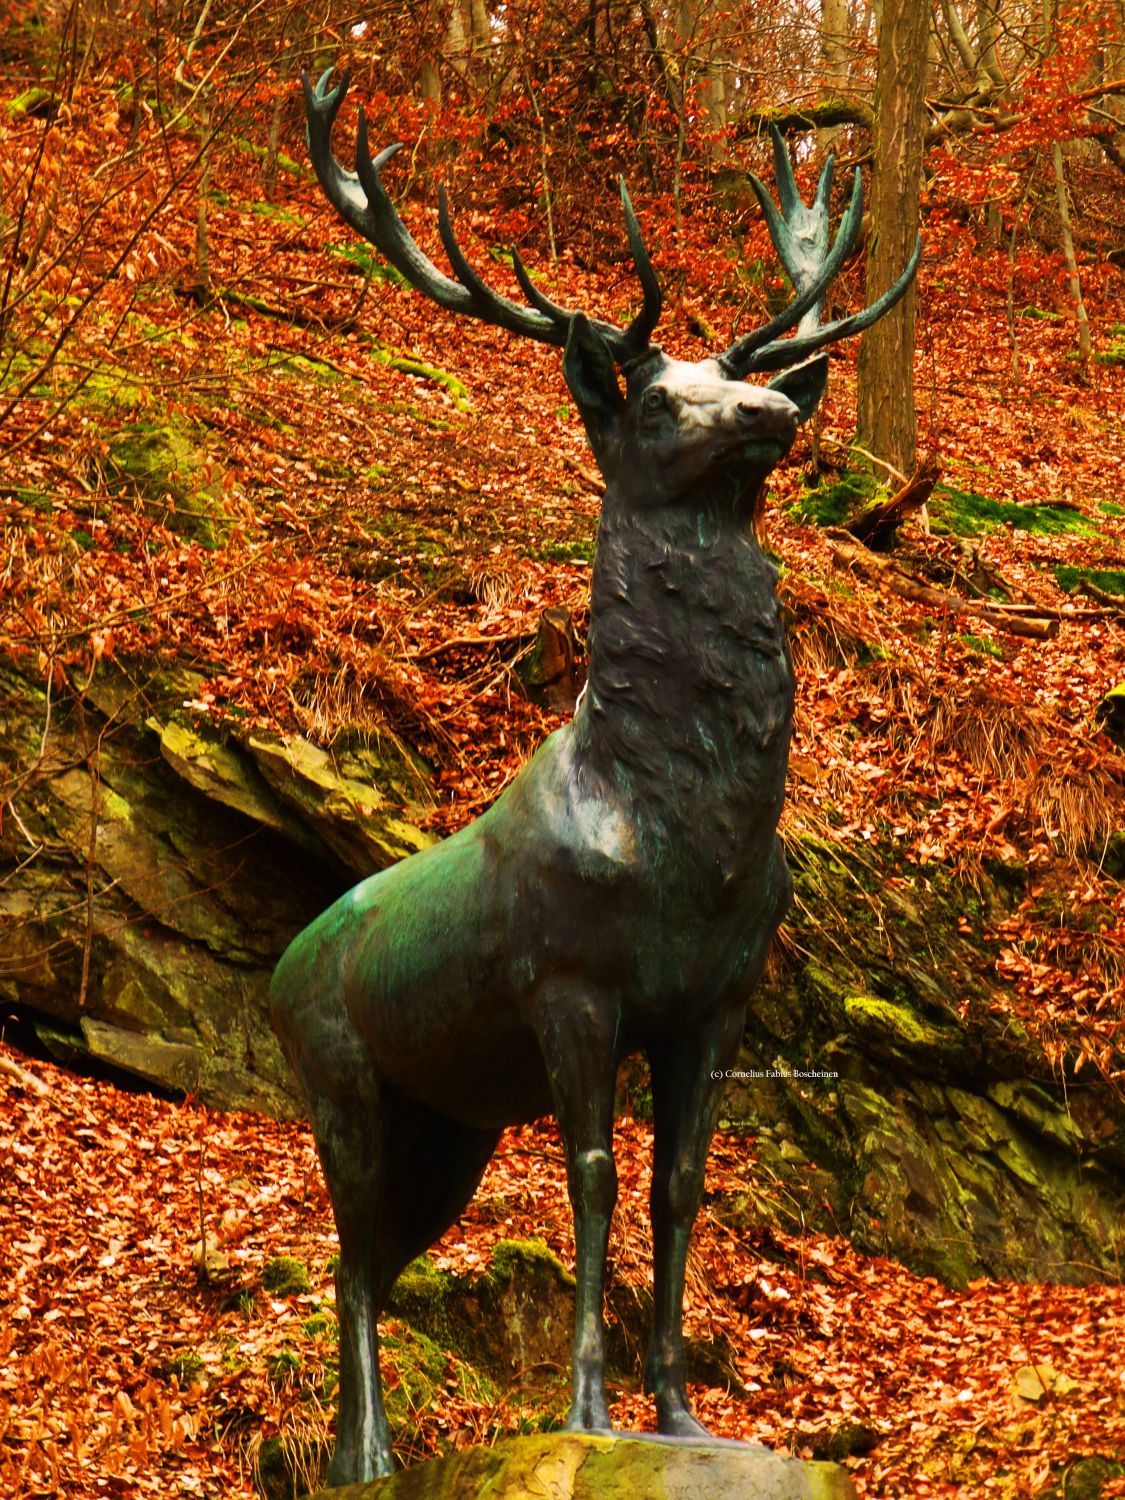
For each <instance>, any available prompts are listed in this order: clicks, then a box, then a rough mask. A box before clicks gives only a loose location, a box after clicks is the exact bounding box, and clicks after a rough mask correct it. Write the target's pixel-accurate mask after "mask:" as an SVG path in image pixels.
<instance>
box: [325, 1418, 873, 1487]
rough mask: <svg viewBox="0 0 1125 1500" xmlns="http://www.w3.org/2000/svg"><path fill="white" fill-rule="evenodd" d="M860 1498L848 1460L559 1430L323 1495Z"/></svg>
mask: <svg viewBox="0 0 1125 1500" xmlns="http://www.w3.org/2000/svg"><path fill="white" fill-rule="evenodd" d="M486 1497H487V1500H854V1497H855V1489H854V1488H853V1486H852V1482H851V1479H850V1478H849V1477H848V1475H847V1473H846V1472H845V1470H843V1469H842V1468H840V1466H839V1465H838V1464H824V1463H802V1462H801V1461H800V1460H798V1459H793V1458H781V1457H779V1456H778V1455H777V1454H776V1453H771V1452H770V1451H769V1449H767V1448H759V1447H755V1446H754V1445H752V1444H749V1443H728V1442H714V1443H706V1442H696V1441H695V1440H694V1439H690V1438H664V1437H650V1436H647V1435H644V1434H634V1435H629V1436H620V1437H618V1436H611V1435H609V1434H606V1435H605V1436H598V1435H594V1434H589V1433H576V1432H552V1433H542V1434H538V1435H536V1436H534V1437H520V1438H512V1439H510V1440H509V1441H507V1442H503V1443H498V1444H497V1445H496V1447H495V1448H470V1449H468V1450H467V1451H466V1452H464V1453H454V1454H451V1455H449V1457H447V1458H435V1459H431V1460H430V1462H429V1463H424V1464H418V1465H417V1466H416V1467H414V1468H412V1469H406V1470H404V1471H403V1472H402V1473H401V1474H393V1475H391V1476H390V1477H389V1478H387V1479H375V1480H371V1481H369V1482H368V1483H366V1484H353V1485H346V1486H344V1487H342V1488H340V1489H333V1490H321V1491H320V1492H319V1495H318V1496H317V1497H316V1500H486Z"/></svg>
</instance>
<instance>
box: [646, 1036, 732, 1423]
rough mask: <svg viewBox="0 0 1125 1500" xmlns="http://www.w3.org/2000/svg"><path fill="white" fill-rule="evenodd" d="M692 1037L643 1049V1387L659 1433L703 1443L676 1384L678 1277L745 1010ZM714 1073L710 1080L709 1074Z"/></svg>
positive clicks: (680, 1353)
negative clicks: (648, 1129)
mask: <svg viewBox="0 0 1125 1500" xmlns="http://www.w3.org/2000/svg"><path fill="white" fill-rule="evenodd" d="M735 1012H736V1013H734V1014H728V1015H724V1016H722V1017H720V1018H719V1019H718V1020H717V1021H716V1022H714V1023H713V1024H712V1025H710V1026H708V1027H706V1028H704V1029H703V1030H702V1031H700V1032H697V1033H694V1034H692V1033H687V1034H684V1035H680V1036H676V1037H672V1038H670V1039H669V1041H668V1042H667V1043H665V1044H664V1045H662V1046H659V1047H654V1048H651V1049H650V1051H649V1063H650V1066H651V1069H652V1102H653V1116H654V1120H653V1123H654V1133H655V1144H654V1151H653V1165H652V1258H653V1300H654V1302H655V1321H654V1326H653V1333H652V1343H651V1344H650V1345H649V1352H648V1359H647V1361H646V1365H645V1383H646V1385H647V1387H648V1389H649V1390H650V1391H651V1393H652V1394H653V1396H654V1397H655V1398H656V1423H657V1427H658V1428H659V1430H660V1431H661V1432H666V1433H670V1434H673V1435H675V1436H678V1437H707V1436H709V1434H708V1432H707V1429H706V1428H705V1427H704V1426H703V1424H702V1423H701V1422H698V1421H697V1420H696V1419H695V1417H694V1416H692V1413H691V1407H690V1406H689V1405H688V1399H687V1390H686V1387H685V1381H684V1340H683V1315H684V1273H685V1270H686V1267H687V1256H688V1246H689V1244H690V1242H691V1231H692V1227H693V1226H694V1224H695V1219H696V1215H697V1214H698V1212H699V1205H700V1202H701V1200H702V1198H703V1177H704V1171H705V1169H706V1165H707V1151H708V1148H709V1147H710V1144H711V1136H712V1135H713V1133H714V1130H715V1121H716V1119H717V1118H718V1113H719V1102H720V1100H721V1098H722V1089H723V1076H722V1075H723V1074H724V1073H725V1071H726V1069H727V1068H729V1067H730V1065H731V1061H732V1059H733V1058H734V1056H735V1054H736V1053H737V1051H738V1043H739V1039H740V1037H741V1035H742V1027H743V1024H744V1021H745V1010H744V1008H743V1007H742V1006H736V1007H735ZM716 1075H718V1076H716Z"/></svg>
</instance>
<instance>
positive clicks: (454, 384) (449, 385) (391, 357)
mask: <svg viewBox="0 0 1125 1500" xmlns="http://www.w3.org/2000/svg"><path fill="white" fill-rule="evenodd" d="M373 353H374V355H375V358H376V359H377V360H378V361H379V363H380V364H381V365H387V366H389V367H390V369H392V370H398V371H399V373H400V374H403V375H417V376H419V377H420V378H421V379H422V380H429V381H432V382H433V383H434V385H440V386H441V387H442V389H443V390H445V391H446V392H447V394H448V396H449V399H450V400H451V401H452V402H453V405H454V406H455V407H456V408H457V410H458V411H472V409H473V407H472V403H471V402H470V400H469V391H468V387H467V386H466V385H465V384H464V382H463V381H461V380H458V379H457V376H456V375H451V374H450V373H449V371H448V370H440V369H438V367H437V365H427V364H424V363H423V361H422V360H420V359H413V358H411V357H410V356H409V355H406V354H398V353H396V352H395V351H394V350H392V349H376V350H374V351H373Z"/></svg>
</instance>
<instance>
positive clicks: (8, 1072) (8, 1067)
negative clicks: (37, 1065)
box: [0, 1057, 51, 1098]
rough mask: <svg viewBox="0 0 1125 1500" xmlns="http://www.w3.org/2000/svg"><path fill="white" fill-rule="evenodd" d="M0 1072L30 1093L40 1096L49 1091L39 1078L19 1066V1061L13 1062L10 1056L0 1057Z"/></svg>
mask: <svg viewBox="0 0 1125 1500" xmlns="http://www.w3.org/2000/svg"><path fill="white" fill-rule="evenodd" d="M0 1073H2V1074H3V1075H4V1076H5V1077H6V1078H11V1079H13V1080H14V1082H16V1083H18V1084H19V1086H20V1087H21V1088H25V1089H27V1091H28V1093H30V1094H38V1095H39V1097H40V1098H42V1097H43V1095H44V1094H49V1093H50V1092H51V1091H50V1089H49V1088H48V1087H47V1085H46V1084H45V1083H44V1082H43V1080H42V1079H41V1078H36V1076H35V1074H34V1073H29V1072H28V1071H27V1069H26V1068H21V1067H20V1065H19V1063H14V1062H12V1061H11V1059H10V1058H7V1057H0Z"/></svg>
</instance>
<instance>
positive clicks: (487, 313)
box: [438, 187, 574, 348]
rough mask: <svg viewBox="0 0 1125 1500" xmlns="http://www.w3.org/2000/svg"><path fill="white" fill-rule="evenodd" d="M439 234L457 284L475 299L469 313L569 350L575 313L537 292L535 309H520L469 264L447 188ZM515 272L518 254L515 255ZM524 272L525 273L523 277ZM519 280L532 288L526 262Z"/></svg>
mask: <svg viewBox="0 0 1125 1500" xmlns="http://www.w3.org/2000/svg"><path fill="white" fill-rule="evenodd" d="M438 233H439V234H440V235H441V242H442V244H443V245H444V246H445V253H446V255H448V256H449V264H450V265H451V266H452V267H453V271H454V274H455V275H456V277H457V280H458V281H459V282H461V284H462V286H464V287H466V288H467V289H468V292H469V296H470V298H471V299H472V306H471V307H470V309H469V311H471V312H472V313H473V314H474V316H475V317H478V318H483V319H484V320H485V321H486V322H489V323H495V324H496V325H497V326H498V327H500V328H507V329H509V330H510V331H511V332H513V333H525V334H529V335H530V336H531V337H532V338H536V339H539V340H540V342H541V343H545V344H556V345H558V346H559V347H560V348H562V347H563V346H565V344H566V336H567V333H568V331H569V329H570V322H571V319H572V318H573V317H574V314H573V313H572V312H568V311H567V309H566V308H564V307H560V306H559V305H558V304H557V303H555V302H552V301H551V299H550V298H549V297H544V296H543V295H542V294H541V293H537V292H535V291H534V290H533V291H532V293H531V295H530V297H529V299H528V300H529V301H530V302H531V303H532V306H531V307H530V308H528V307H520V305H519V303H518V302H512V301H511V300H510V299H509V298H507V297H504V296H502V295H501V294H500V293H499V292H494V291H493V290H492V288H491V287H490V286H489V285H488V283H487V282H485V281H484V280H483V279H482V278H481V277H480V276H479V275H478V274H477V272H476V271H475V270H474V269H473V267H472V266H471V265H470V264H469V261H468V259H467V257H466V255H465V252H464V251H463V250H462V249H461V246H460V245H459V244H458V243H457V236H456V235H455V234H454V233H453V224H452V222H451V220H450V217H449V203H448V201H447V199H446V195H445V188H444V187H440V188H439V189H438ZM514 269H515V253H514V252H513V270H514ZM520 271H522V272H523V275H522V277H521V275H520ZM516 279H517V280H518V281H519V282H520V285H521V286H522V287H523V289H524V291H525V292H526V291H527V288H528V286H529V285H530V284H531V278H530V277H529V276H528V275H527V271H526V269H525V268H524V266H523V263H522V261H521V262H520V268H519V270H518V271H516ZM532 320H534V321H532Z"/></svg>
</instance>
